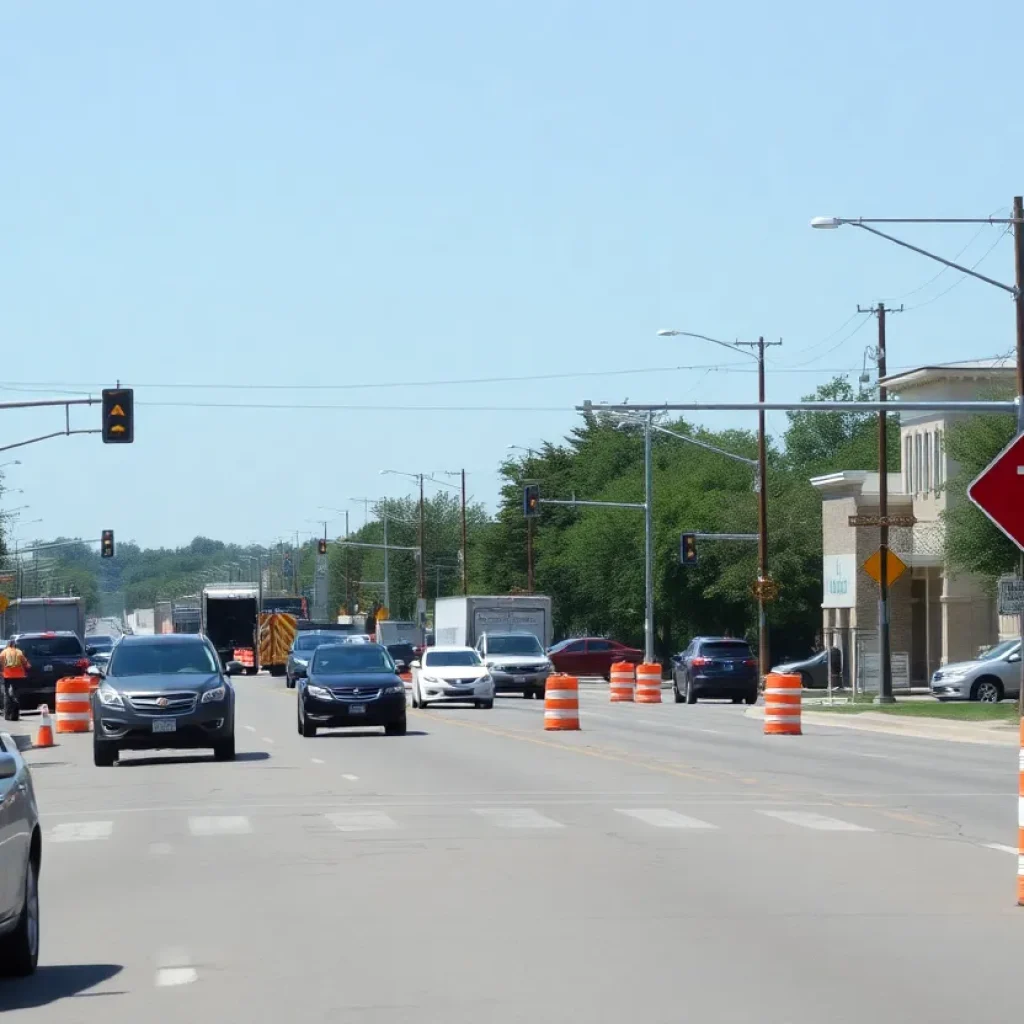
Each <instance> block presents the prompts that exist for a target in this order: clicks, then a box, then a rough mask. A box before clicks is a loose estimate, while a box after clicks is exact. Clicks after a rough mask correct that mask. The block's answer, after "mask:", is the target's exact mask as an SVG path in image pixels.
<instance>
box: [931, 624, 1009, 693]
mask: <svg viewBox="0 0 1024 1024" xmlns="http://www.w3.org/2000/svg"><path fill="white" fill-rule="evenodd" d="M1019 693H1020V641H1019V640H1004V641H1003V642H1002V643H1001V644H996V646H995V647H990V648H989V649H988V650H987V651H986V652H985V653H984V654H982V655H979V656H978V657H977V658H975V659H974V661H958V662H955V663H953V664H950V665H945V666H943V667H942V668H940V669H939V670H938V671H937V672H935V673H934V674H933V675H932V696H934V697H938V699H939V700H980V701H984V702H986V703H989V704H994V703H995V702H997V701H1000V700H1002V699H1003V698H1004V697H1013V698H1014V699H1016V698H1017V695H1018V694H1019Z"/></svg>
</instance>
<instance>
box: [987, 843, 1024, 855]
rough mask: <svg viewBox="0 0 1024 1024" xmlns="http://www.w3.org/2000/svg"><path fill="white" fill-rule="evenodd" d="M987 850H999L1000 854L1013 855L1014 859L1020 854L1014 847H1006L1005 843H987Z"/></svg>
mask: <svg viewBox="0 0 1024 1024" xmlns="http://www.w3.org/2000/svg"><path fill="white" fill-rule="evenodd" d="M985 849H986V850H998V851H999V852H1000V853H1012V854H1013V855H1014V857H1016V856H1017V854H1018V852H1019V851H1018V850H1016V849H1014V848H1013V847H1012V846H1006V845H1005V844H1004V843H985Z"/></svg>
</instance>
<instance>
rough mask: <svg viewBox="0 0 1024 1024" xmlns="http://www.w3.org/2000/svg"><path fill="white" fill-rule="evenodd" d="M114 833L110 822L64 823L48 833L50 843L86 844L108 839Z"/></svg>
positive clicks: (112, 824) (55, 826)
mask: <svg viewBox="0 0 1024 1024" xmlns="http://www.w3.org/2000/svg"><path fill="white" fill-rule="evenodd" d="M113 831H114V823H113V822H112V821H65V822H62V823H61V824H60V825H54V826H53V829H52V830H51V831H50V842H51V843H87V842H92V841H94V840H96V839H109V838H110V834H111V832H113Z"/></svg>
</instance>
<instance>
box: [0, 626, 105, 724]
mask: <svg viewBox="0 0 1024 1024" xmlns="http://www.w3.org/2000/svg"><path fill="white" fill-rule="evenodd" d="M12 639H13V640H14V642H15V643H16V644H17V645H18V647H19V648H20V649H21V651H22V652H23V653H24V655H25V657H26V658H28V661H29V669H28V671H27V672H26V674H25V678H24V679H6V680H3V681H2V682H0V686H2V688H3V707H4V718H6V719H7V721H9V722H16V721H18V719H19V718H20V717H21V712H22V711H35V710H36V708H38V707H39V705H40V704H47V705H49V707H50V710H51V711H52V710H53V709H54V705H55V704H56V701H57V680H58V679H64V678H65V677H66V676H75V675H81V674H82V673H83V672H84V671H85V670H86V669H87V668H88V667H89V659H88V657H86V654H85V647H84V646H83V645H82V641H81V640H79V639H78V634H77V633H72V632H71V631H70V630H61V631H59V632H52V633H51V632H47V633H16V634H15V635H14V636H13V637H12Z"/></svg>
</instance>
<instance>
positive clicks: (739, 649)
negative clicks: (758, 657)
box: [700, 640, 752, 658]
mask: <svg viewBox="0 0 1024 1024" xmlns="http://www.w3.org/2000/svg"><path fill="white" fill-rule="evenodd" d="M700 653H701V654H703V655H704V657H705V658H749V657H751V656H752V655H751V653H750V647H749V645H748V644H745V643H743V642H742V641H736V640H718V641H715V642H714V643H710V644H701V645H700Z"/></svg>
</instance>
